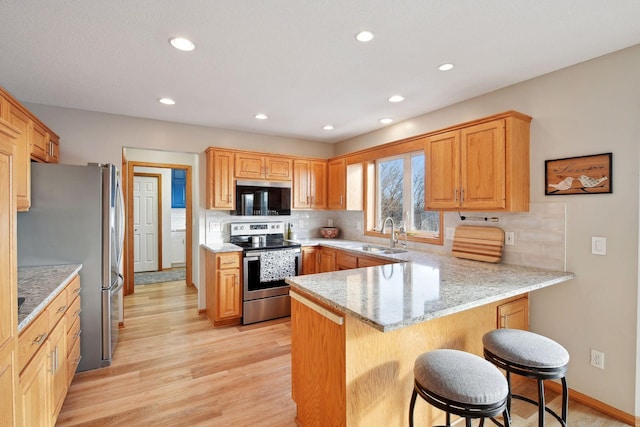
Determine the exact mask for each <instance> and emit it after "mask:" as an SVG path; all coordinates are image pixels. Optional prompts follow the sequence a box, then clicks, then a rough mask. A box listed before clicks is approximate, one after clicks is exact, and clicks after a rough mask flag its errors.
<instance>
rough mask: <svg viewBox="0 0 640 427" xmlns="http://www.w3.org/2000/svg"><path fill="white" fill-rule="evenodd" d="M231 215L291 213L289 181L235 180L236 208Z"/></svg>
mask: <svg viewBox="0 0 640 427" xmlns="http://www.w3.org/2000/svg"><path fill="white" fill-rule="evenodd" d="M230 213H231V215H244V216H255V215H291V183H289V182H266V181H245V180H237V181H236V210H235V211H231V212H230Z"/></svg>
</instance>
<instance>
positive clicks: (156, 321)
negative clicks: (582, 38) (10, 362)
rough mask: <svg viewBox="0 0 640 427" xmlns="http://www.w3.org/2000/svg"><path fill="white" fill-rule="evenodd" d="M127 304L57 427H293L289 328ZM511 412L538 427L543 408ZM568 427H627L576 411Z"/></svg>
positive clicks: (155, 289)
mask: <svg viewBox="0 0 640 427" xmlns="http://www.w3.org/2000/svg"><path fill="white" fill-rule="evenodd" d="M124 304H125V325H126V327H125V328H124V329H122V330H121V334H120V342H119V344H118V347H117V348H116V352H115V354H114V358H113V364H112V365H111V366H110V367H108V368H103V369H98V370H94V371H88V372H82V373H79V374H76V376H75V378H74V380H73V384H72V385H71V388H70V389H69V394H68V395H67V399H66V400H65V403H64V406H63V407H62V411H61V413H60V416H59V417H58V423H57V424H56V425H57V426H154V427H155V426H225V427H226V426H233V427H243V426H264V427H289V426H292V427H293V426H295V422H294V417H295V410H296V409H295V404H294V403H293V401H292V400H291V356H290V354H291V331H290V322H289V320H288V319H283V320H276V321H270V322H264V323H259V324H257V325H250V326H239V327H227V328H218V329H213V328H212V327H211V325H210V323H209V321H208V320H207V319H206V317H205V316H204V315H199V314H198V313H197V294H196V291H195V290H194V289H193V288H188V287H186V286H185V284H184V282H168V283H160V284H153V285H144V286H137V287H136V291H135V294H134V295H132V296H128V297H126V298H125V302H124ZM529 391H530V392H531V393H534V392H535V390H534V388H532V389H531V390H525V394H529ZM548 401H549V402H551V403H550V406H552V407H554V408H557V407H558V406H559V404H560V399H559V397H557V396H555V395H549V396H548ZM420 404H425V403H424V402H422V403H420ZM513 412H514V414H513V424H512V425H514V426H516V427H534V426H536V425H537V419H536V412H535V407H533V406H531V405H526V404H524V403H520V402H515V403H514V411H513ZM416 425H419V423H418V422H416ZM547 425H549V426H555V425H557V422H555V421H554V422H552V421H551V420H548V421H547ZM569 425H570V426H572V427H587V426H588V427H597V426H602V427H604V426H607V427H617V426H625V425H626V424H623V423H620V422H617V421H615V420H612V419H611V418H608V417H606V416H605V415H603V414H600V413H599V412H597V411H594V410H591V409H590V408H587V407H585V406H583V405H580V404H578V403H574V402H570V407H569Z"/></svg>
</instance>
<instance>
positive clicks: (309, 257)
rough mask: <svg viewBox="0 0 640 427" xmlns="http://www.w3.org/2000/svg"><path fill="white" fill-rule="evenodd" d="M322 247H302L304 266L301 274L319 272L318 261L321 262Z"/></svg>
mask: <svg viewBox="0 0 640 427" xmlns="http://www.w3.org/2000/svg"><path fill="white" fill-rule="evenodd" d="M320 250H321V249H320V248H319V247H317V246H303V247H302V267H301V269H300V274H301V275H305V274H316V273H317V272H318V263H319V262H320Z"/></svg>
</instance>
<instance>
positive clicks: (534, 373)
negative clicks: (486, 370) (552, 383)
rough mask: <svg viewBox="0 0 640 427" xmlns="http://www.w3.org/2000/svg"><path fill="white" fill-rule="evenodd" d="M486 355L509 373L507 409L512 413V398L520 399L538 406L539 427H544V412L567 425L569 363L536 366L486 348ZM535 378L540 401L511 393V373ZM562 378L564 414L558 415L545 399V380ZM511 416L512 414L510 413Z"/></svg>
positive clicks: (561, 423) (564, 425) (565, 426)
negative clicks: (516, 361)
mask: <svg viewBox="0 0 640 427" xmlns="http://www.w3.org/2000/svg"><path fill="white" fill-rule="evenodd" d="M484 357H485V359H487V360H488V361H490V362H491V363H493V364H494V365H496V366H497V367H498V368H501V369H504V370H505V371H506V373H507V384H508V386H509V395H508V396H507V410H508V413H509V414H511V399H518V400H522V401H525V402H528V403H531V404H533V405H536V406H537V407H538V427H544V413H545V412H547V413H549V414H551V415H552V416H553V417H554V418H555V419H556V420H557V421H558V422H559V423H560V425H562V426H563V427H567V413H568V412H569V389H568V387H567V379H566V376H565V375H566V373H567V369H568V365H564V366H560V367H554V368H536V367H531V366H525V365H520V364H517V363H513V362H509V361H507V360H505V359H503V358H501V357H498V356H496V355H495V354H493V353H491V352H490V351H489V350H487V349H486V348H485V349H484ZM512 373H514V374H516V375H521V376H523V377H527V378H533V379H535V380H536V381H537V383H538V401H537V402H536V401H535V400H533V399H529V398H528V397H525V396H521V395H517V394H513V393H511V374H512ZM551 379H560V380H561V381H562V416H560V415H558V414H557V413H556V412H555V411H553V410H552V409H551V408H549V407H547V406H546V404H545V399H544V384H543V381H544V380H551ZM509 416H511V415H509Z"/></svg>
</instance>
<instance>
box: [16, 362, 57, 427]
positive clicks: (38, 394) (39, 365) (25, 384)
mask: <svg viewBox="0 0 640 427" xmlns="http://www.w3.org/2000/svg"><path fill="white" fill-rule="evenodd" d="M48 375H49V374H48V372H47V352H46V351H43V350H41V351H38V352H37V353H36V355H35V357H34V358H33V359H32V360H31V362H30V363H29V364H28V365H27V367H26V368H25V369H24V371H22V373H21V375H20V398H19V399H18V402H19V404H20V409H19V411H20V414H19V415H20V418H22V425H24V426H50V425H52V424H51V417H50V416H49V414H50V409H49V405H50V402H49V399H48V398H49V393H48V392H47V389H48V386H49V383H48V381H49V378H48Z"/></svg>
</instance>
